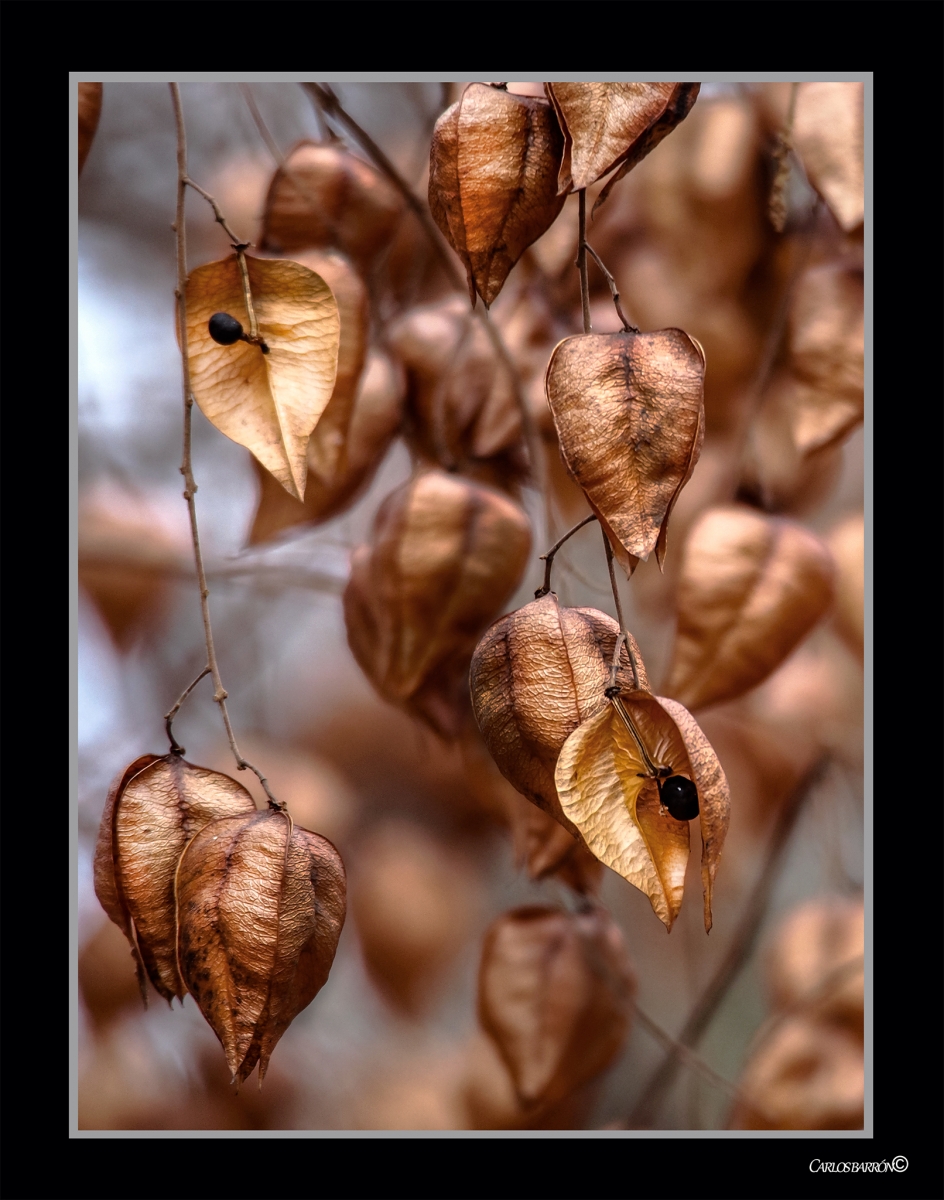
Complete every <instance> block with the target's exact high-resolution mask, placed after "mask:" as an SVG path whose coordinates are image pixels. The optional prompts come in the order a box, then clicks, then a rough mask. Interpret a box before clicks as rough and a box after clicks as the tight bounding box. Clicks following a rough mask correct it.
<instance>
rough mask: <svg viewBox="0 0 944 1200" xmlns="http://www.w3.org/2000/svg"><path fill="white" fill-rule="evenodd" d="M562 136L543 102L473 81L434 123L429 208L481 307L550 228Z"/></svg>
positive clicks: (557, 201) (560, 200)
mask: <svg viewBox="0 0 944 1200" xmlns="http://www.w3.org/2000/svg"><path fill="white" fill-rule="evenodd" d="M562 152H563V137H562V135H561V131H560V128H559V126H558V124H557V119H556V117H555V116H554V112H553V110H552V108H551V106H550V105H549V104H548V103H547V101H546V100H540V99H537V98H536V97H533V96H517V95H513V94H511V93H509V92H506V91H504V90H503V89H501V88H496V87H491V86H489V85H488V84H483V83H472V84H470V85H469V86H468V87H467V88H466V89H465V91H464V92H463V93H462V98H461V99H460V100H459V101H458V103H456V104H454V105H453V106H452V107H451V108H449V109H447V110H446V112H444V113H443V115H442V116H441V117H440V118H439V120H438V121H437V122H436V128H435V130H434V132H433V141H432V146H431V147H430V154H429V207H430V210H431V212H432V214H433V218H434V219H435V221H436V224H437V225H438V226H439V228H440V229H441V230H442V232H443V234H444V236H445V237H446V239H447V240H448V242H449V244H450V245H451V246H452V248H453V249H454V250H455V252H456V253H457V254H458V255H459V257H460V258H461V259H462V262H463V265H464V266H465V269H466V273H467V275H468V278H469V295H470V297H471V299H472V303H473V305H474V304H475V297H476V294H478V295H479V296H481V297H482V299H483V300H484V302H485V307H486V308H487V307H488V306H489V305H490V304H491V303H492V301H493V300H494V299H495V297H496V296H497V295H498V293H499V292H500V291H501V289H502V286H503V285H504V283H505V280H506V279H507V278H508V275H509V273H510V271H511V269H512V267H513V266H514V265H515V263H516V262H517V261H518V259H519V258H520V257H521V255H522V254H523V253H524V251H525V250H526V249H527V248H528V246H530V245H531V243H532V242H535V241H537V239H538V238H539V237H540V236H541V235H542V234H543V233H544V232H545V231H546V230H547V229H548V228H549V227H550V226H551V225H552V224H553V222H554V220H555V218H556V217H557V215H558V213H559V212H560V210H561V208H563V205H564V197H563V196H558V195H557V171H558V167H559V166H560V161H561V154H562Z"/></svg>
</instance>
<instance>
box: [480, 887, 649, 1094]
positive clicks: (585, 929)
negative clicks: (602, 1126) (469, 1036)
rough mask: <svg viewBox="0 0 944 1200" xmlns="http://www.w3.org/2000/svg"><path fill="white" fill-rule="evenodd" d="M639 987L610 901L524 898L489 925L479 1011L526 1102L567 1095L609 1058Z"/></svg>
mask: <svg viewBox="0 0 944 1200" xmlns="http://www.w3.org/2000/svg"><path fill="white" fill-rule="evenodd" d="M635 991H636V980H635V977H634V974H633V970H632V966H631V964H630V961H629V955H628V953H627V951H626V946H625V943H624V941H623V936H622V934H621V932H620V930H619V928H618V926H617V925H616V923H615V922H614V921H613V918H612V917H611V916H610V914H609V913H608V912H607V911H606V910H605V909H603V908H598V907H595V908H592V909H591V910H590V911H587V912H582V913H573V914H572V913H567V912H563V911H561V910H560V909H555V908H545V907H526V908H518V909H514V910H512V911H511V912H508V913H505V914H504V915H503V916H501V917H499V918H498V920H497V921H495V922H494V923H493V924H492V926H491V927H490V929H489V930H488V932H487V933H486V935H485V940H484V944H483V947H482V961H481V966H480V968H479V1020H480V1022H481V1024H482V1027H483V1029H484V1030H485V1031H486V1032H487V1033H488V1034H489V1036H490V1037H491V1038H492V1040H493V1041H494V1042H495V1044H496V1046H497V1047H498V1049H499V1052H500V1053H501V1056H502V1058H503V1059H504V1061H505V1064H506V1065H507V1067H508V1069H509V1071H510V1072H511V1076H512V1079H513V1080H514V1084H515V1089H516V1091H517V1093H518V1097H519V1100H520V1101H521V1102H522V1104H524V1105H525V1106H536V1105H539V1104H551V1103H554V1102H556V1101H558V1100H562V1099H563V1098H564V1097H565V1096H567V1095H569V1094H570V1093H572V1092H574V1091H576V1089H577V1088H579V1087H581V1086H582V1085H583V1084H585V1083H587V1082H588V1081H589V1080H591V1079H593V1078H594V1077H595V1076H597V1075H599V1074H600V1073H601V1072H602V1071H605V1070H606V1068H607V1067H608V1066H610V1065H611V1064H612V1062H613V1061H614V1060H615V1059H616V1057H617V1056H618V1054H619V1053H620V1050H621V1049H622V1048H623V1045H624V1044H625V1041H626V1036H627V1034H628V1032H629V1026H630V1020H631V1015H632V1005H633V999H634V996H635Z"/></svg>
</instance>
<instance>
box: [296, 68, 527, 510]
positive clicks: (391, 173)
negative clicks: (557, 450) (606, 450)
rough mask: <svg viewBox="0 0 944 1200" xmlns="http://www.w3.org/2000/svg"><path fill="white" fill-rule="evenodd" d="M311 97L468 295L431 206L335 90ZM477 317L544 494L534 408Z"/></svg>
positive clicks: (310, 88)
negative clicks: (395, 196) (506, 383)
mask: <svg viewBox="0 0 944 1200" xmlns="http://www.w3.org/2000/svg"><path fill="white" fill-rule="evenodd" d="M302 87H303V88H304V89H305V91H306V93H307V94H308V96H309V97H310V98H311V100H312V102H313V104H314V105H315V107H316V108H320V109H321V111H322V112H323V113H325V114H327V115H329V116H332V117H335V118H336V120H337V121H338V122H339V123H340V124H341V125H343V126H344V128H345V129H346V130H347V131H348V132H349V133H350V134H351V135H352V136H353V137H354V138H355V139H356V140H357V142H359V143H360V145H361V147H362V148H363V149H364V150H365V151H366V153H367V155H368V156H369V157H370V158H371V160H372V161H373V163H374V165H375V166H376V167H378V168H379V170H380V171H382V172H383V174H384V175H386V177H387V179H389V180H390V182H391V183H392V184H393V186H394V187H395V188H396V189H397V191H398V192H399V193H400V195H401V196H402V197H403V199H404V200H405V201H406V203H407V205H408V207H409V208H410V210H411V211H412V212H413V213H415V215H416V217H417V220H418V221H419V223H420V226H421V228H422V230H423V232H424V233H425V234H426V237H427V238H428V239H429V242H430V244H431V245H432V247H433V249H434V250H435V252H436V256H437V257H438V258H439V261H440V262H441V264H442V266H443V268H444V270H445V272H446V275H447V277H448V279H449V282H450V283H451V284H452V286H453V287H454V288H455V289H456V290H457V291H459V292H463V293H467V290H468V289H467V285H466V280H465V279H463V277H462V274H461V272H460V271H459V268H458V267H457V266H456V263H455V261H454V259H453V258H452V257H451V255H450V254H449V251H448V249H447V247H446V244H445V242H444V240H443V237H442V234H441V233H440V232H439V229H438V227H437V225H436V222H435V221H434V220H433V218H432V216H431V215H430V212H429V209H428V207H427V206H426V205H425V204H424V203H423V202H422V200H420V198H419V196H417V195H416V193H415V192H414V191H413V189H412V188H411V187H410V185H409V184H408V183H407V181H406V180H405V179H404V178H403V176H402V175H401V174H400V172H399V171H398V170H397V168H396V167H395V166H394V164H393V163H392V162H391V161H390V159H389V158H388V157H387V156H386V154H384V152H383V150H381V148H380V147H379V146H378V145H377V143H376V142H375V141H374V139H373V138H372V137H371V136H370V134H369V133H367V132H366V130H364V129H362V128H361V127H360V125H358V123H357V122H356V121H355V120H354V118H353V117H352V116H351V115H350V114H349V113H348V112H347V111H346V110H345V108H344V107H343V105H342V104H341V102H340V100H339V99H338V98H337V96H336V95H335V94H334V91H333V89H332V88H331V87H330V86H329V85H327V84H319V83H303V84H302ZM473 311H474V313H475V315H476V317H477V318H478V319H479V320H480V321H481V322H482V327H483V328H484V330H485V332H486V334H487V335H488V339H489V341H490V342H491V343H492V348H493V349H494V351H495V353H496V354H497V355H498V357H499V359H500V360H501V362H502V364H503V365H504V366H505V368H506V369H507V370H508V372H509V374H510V376H511V382H512V390H513V392H514V397H515V404H516V405H517V407H518V412H519V414H520V416H521V428H522V431H523V432H524V440H525V444H526V446H527V448H528V458H529V459H530V463H529V467H530V472H531V478H532V480H533V482H534V484H535V486H536V487H537V489H538V490H539V491H541V492H543V491H544V490H545V488H544V482H545V481H544V478H543V476H544V470H543V457H542V449H541V435H540V433H539V432H538V428H537V426H536V424H535V422H534V417H533V416H532V414H531V409H530V408H529V407H528V402H527V400H526V399H525V395H524V393H523V391H522V390H521V381H520V379H519V378H518V371H517V369H516V367H515V364H514V361H513V360H512V357H511V355H510V354H509V352H508V347H507V346H506V345H505V342H504V339H503V338H502V336H501V333H500V332H499V330H498V328H497V327H496V325H495V322H494V321H492V320H490V318H489V316H488V311H487V310H486V309H485V308H484V307H482V308H480V307H479V306H478V305H476V307H475V309H474V310H473Z"/></svg>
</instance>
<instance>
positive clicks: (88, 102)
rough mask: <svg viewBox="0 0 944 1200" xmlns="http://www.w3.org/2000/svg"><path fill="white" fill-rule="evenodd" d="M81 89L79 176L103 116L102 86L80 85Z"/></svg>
mask: <svg viewBox="0 0 944 1200" xmlns="http://www.w3.org/2000/svg"><path fill="white" fill-rule="evenodd" d="M78 88H79V174H80V175H81V174H82V168H83V167H84V166H85V160H86V159H87V158H88V152H89V150H91V148H92V139H93V138H94V137H95V130H96V129H97V128H98V121H99V117H101V115H102V85H101V84H100V83H80V84H79V85H78Z"/></svg>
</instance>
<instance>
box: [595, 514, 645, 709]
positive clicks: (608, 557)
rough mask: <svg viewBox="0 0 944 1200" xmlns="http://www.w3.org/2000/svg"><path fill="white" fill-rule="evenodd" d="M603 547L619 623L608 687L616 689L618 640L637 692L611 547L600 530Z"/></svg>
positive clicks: (637, 670)
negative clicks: (622, 647)
mask: <svg viewBox="0 0 944 1200" xmlns="http://www.w3.org/2000/svg"><path fill="white" fill-rule="evenodd" d="M602 533H603V545H604V547H605V548H606V569H607V571H609V573H610V587H611V588H612V589H613V602H614V604H615V605H616V619H617V621H618V622H619V627H620V637H619V638H617V639H616V651H615V653H614V656H613V666H612V668H611V670H610V687H611V688H615V687H616V670H617V667H618V665H619V659H618V657H617V656H618V655H619V649H620V639H622V640H623V641H624V642H625V643H626V653H627V654H628V655H629V665H630V666H631V667H632V669H633V687H634V688H635V689H636V691H639V666H638V665H637V663H636V655H635V653H634V651H633V643H632V641H631V640H630V636H629V631H628V630H627V628H626V622H625V620H624V619H623V602H622V600H621V599H620V594H619V588H618V587H617V586H616V571H615V569H614V567H613V547H612V546H611V545H610V539H609V538H608V537H607V536H606V530H605V529H603V530H602Z"/></svg>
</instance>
